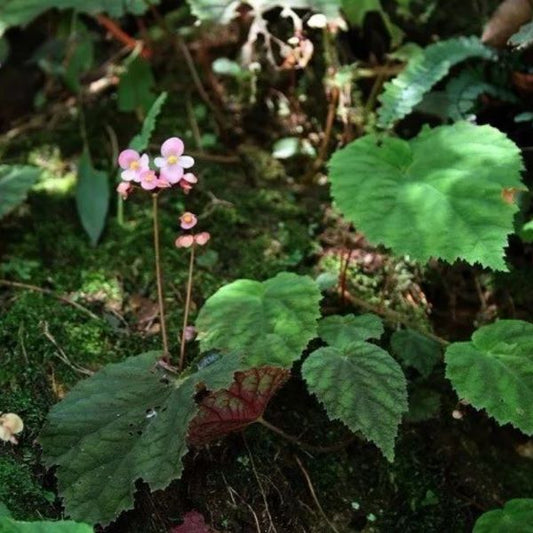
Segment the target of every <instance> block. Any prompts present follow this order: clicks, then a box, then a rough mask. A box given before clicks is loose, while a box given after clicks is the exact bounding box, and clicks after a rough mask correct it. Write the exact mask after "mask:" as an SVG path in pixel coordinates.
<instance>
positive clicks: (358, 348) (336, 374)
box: [302, 341, 407, 461]
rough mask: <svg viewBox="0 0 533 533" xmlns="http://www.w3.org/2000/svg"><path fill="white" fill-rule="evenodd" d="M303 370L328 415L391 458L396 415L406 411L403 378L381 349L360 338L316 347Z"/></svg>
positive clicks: (398, 419) (396, 365) (392, 361)
mask: <svg viewBox="0 0 533 533" xmlns="http://www.w3.org/2000/svg"><path fill="white" fill-rule="evenodd" d="M302 375H303V377H304V379H305V381H306V382H307V385H308V387H309V390H310V391H311V392H312V393H314V394H315V395H316V397H317V398H318V399H319V400H320V401H321V402H322V403H323V404H324V406H325V408H326V411H327V413H328V416H329V417H330V418H331V419H338V420H341V421H342V422H344V424H346V425H347V426H348V427H349V428H350V429H351V430H352V431H360V432H361V433H363V435H364V436H365V437H366V438H367V439H369V440H371V441H372V442H373V443H374V444H376V445H377V446H378V447H379V448H380V450H381V451H382V452H383V455H385V457H386V458H387V459H388V460H389V461H393V459H394V441H395V439H396V435H397V433H398V426H399V425H400V421H401V415H402V413H404V412H406V411H407V383H406V381H405V377H404V375H403V372H402V369H401V368H400V365H398V363H397V362H396V361H395V360H394V359H393V358H392V357H391V356H390V355H389V354H388V353H387V352H386V351H385V350H382V349H381V348H379V347H378V346H376V345H374V344H370V343H368V342H360V341H356V342H353V343H352V344H349V345H347V346H345V347H344V348H343V349H339V348H334V347H328V348H319V349H318V350H316V351H314V352H313V353H312V354H311V355H310V356H309V357H308V358H307V359H306V361H305V362H304V364H303V365H302Z"/></svg>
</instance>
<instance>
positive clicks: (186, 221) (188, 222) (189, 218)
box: [180, 211, 198, 229]
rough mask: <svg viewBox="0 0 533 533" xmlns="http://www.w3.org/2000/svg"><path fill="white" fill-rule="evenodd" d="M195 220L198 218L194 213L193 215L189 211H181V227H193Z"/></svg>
mask: <svg viewBox="0 0 533 533" xmlns="http://www.w3.org/2000/svg"><path fill="white" fill-rule="evenodd" d="M197 222H198V219H197V218H196V215H193V214H192V213H189V212H188V211H187V212H186V213H183V215H181V217H180V226H181V229H191V228H194V226H196V223H197Z"/></svg>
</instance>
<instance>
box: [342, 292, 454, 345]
mask: <svg viewBox="0 0 533 533" xmlns="http://www.w3.org/2000/svg"><path fill="white" fill-rule="evenodd" d="M341 297H344V298H345V299H346V300H348V301H349V302H350V303H352V304H353V305H356V306H357V307H362V308H363V309H366V310H367V311H371V312H372V313H375V314H376V315H380V316H382V317H383V318H384V319H385V320H388V321H389V322H393V323H399V324H403V325H404V326H406V327H409V328H411V329H414V330H416V331H417V332H418V333H420V334H421V335H424V336H425V337H428V338H430V339H432V340H434V341H435V342H438V343H439V344H440V345H442V346H444V347H446V346H448V345H449V344H450V343H449V342H448V341H447V340H446V339H443V338H442V337H439V336H438V335H435V334H434V333H430V332H429V331H424V330H423V329H420V328H419V327H418V326H417V325H416V324H413V323H412V322H411V321H410V320H409V319H407V318H406V317H404V316H403V315H402V314H401V313H398V312H397V311H393V310H392V309H387V308H385V307H380V306H379V305H374V304H371V303H370V302H367V301H366V300H363V299H362V298H359V297H357V296H354V295H353V294H350V293H349V292H348V291H345V292H344V295H341Z"/></svg>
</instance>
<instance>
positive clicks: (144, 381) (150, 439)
mask: <svg viewBox="0 0 533 533" xmlns="http://www.w3.org/2000/svg"><path fill="white" fill-rule="evenodd" d="M159 355H160V354H158V353H154V352H150V353H146V354H143V355H139V356H137V357H131V358H129V359H127V360H126V361H124V362H122V363H118V364H112V365H108V366H107V367H105V368H104V369H103V370H101V371H100V372H98V373H97V374H95V375H94V376H92V377H90V378H89V379H86V380H84V381H81V382H80V383H78V384H77V385H76V386H75V387H74V388H73V389H72V391H71V392H70V393H69V394H68V395H67V396H66V397H65V399H64V400H63V401H61V402H60V403H59V404H57V405H56V406H54V407H53V408H52V410H51V411H50V413H49V415H48V419H47V423H46V425H45V427H44V429H43V431H42V433H41V436H40V438H39V440H40V442H41V444H42V446H43V451H44V457H45V462H46V464H47V465H48V466H52V465H58V469H57V478H58V485H59V491H60V493H61V495H62V496H63V498H64V500H65V502H64V503H65V510H66V512H67V514H69V515H70V516H72V517H73V518H75V519H76V520H81V521H84V522H88V523H90V524H96V523H99V524H102V525H103V524H107V523H109V522H110V521H111V520H113V519H114V518H115V517H116V516H118V514H119V513H120V512H121V511H123V510H126V509H131V508H132V507H133V494H134V491H135V483H136V481H137V480H139V479H143V480H144V481H145V482H146V483H148V484H149V485H150V487H151V489H152V490H156V489H163V488H165V487H166V486H167V485H168V484H169V483H170V482H171V481H172V480H173V479H176V478H179V477H180V475H181V472H182V469H183V466H182V463H181V458H182V457H183V456H184V455H185V453H186V452H187V445H186V435H187V430H188V426H189V422H190V421H191V419H192V418H193V417H194V415H195V414H196V412H197V406H196V403H195V401H194V395H195V394H196V390H197V386H198V385H201V386H202V387H206V388H208V389H211V390H216V389H219V388H221V387H227V386H228V384H230V383H231V381H232V379H233V374H234V372H235V371H236V370H238V369H240V368H243V365H241V364H240V361H239V359H238V358H237V357H235V356H230V355H228V356H226V357H224V358H221V359H220V360H218V361H216V362H215V363H213V364H212V365H209V366H206V367H205V368H202V369H201V370H199V371H198V372H196V373H193V374H191V375H189V376H187V377H179V378H177V379H176V378H175V377H173V375H171V374H167V373H166V372H165V371H164V370H163V369H162V368H160V367H159V366H158V365H157V360H158V357H159Z"/></svg>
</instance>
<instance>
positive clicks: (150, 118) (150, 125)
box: [130, 92, 167, 152]
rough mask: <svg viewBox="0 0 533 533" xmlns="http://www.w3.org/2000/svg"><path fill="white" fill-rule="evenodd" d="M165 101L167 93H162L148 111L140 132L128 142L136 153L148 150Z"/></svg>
mask: <svg viewBox="0 0 533 533" xmlns="http://www.w3.org/2000/svg"><path fill="white" fill-rule="evenodd" d="M166 100H167V93H166V92H163V93H161V94H160V95H159V96H158V97H157V100H156V101H155V102H154V103H153V104H152V107H151V108H150V111H148V113H147V115H146V118H145V119H144V122H143V126H142V129H141V132H140V133H138V134H137V135H135V137H133V139H132V140H131V142H130V148H132V149H133V150H137V152H142V151H144V150H146V148H148V143H149V142H150V139H151V137H152V133H153V131H154V129H155V125H156V122H157V118H158V117H159V114H160V113H161V109H162V108H163V106H164V105H165V102H166Z"/></svg>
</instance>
